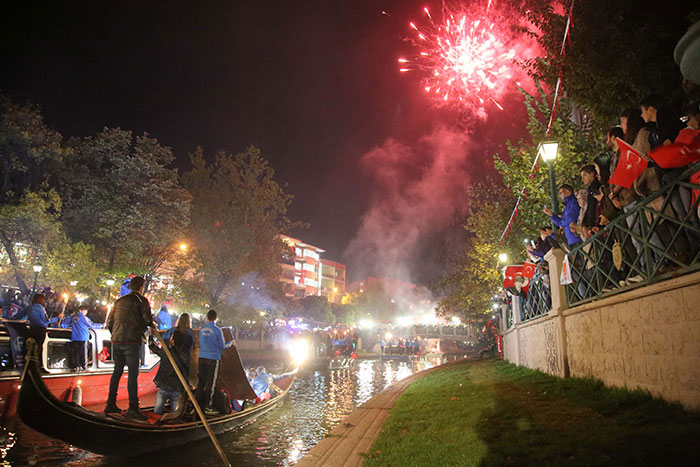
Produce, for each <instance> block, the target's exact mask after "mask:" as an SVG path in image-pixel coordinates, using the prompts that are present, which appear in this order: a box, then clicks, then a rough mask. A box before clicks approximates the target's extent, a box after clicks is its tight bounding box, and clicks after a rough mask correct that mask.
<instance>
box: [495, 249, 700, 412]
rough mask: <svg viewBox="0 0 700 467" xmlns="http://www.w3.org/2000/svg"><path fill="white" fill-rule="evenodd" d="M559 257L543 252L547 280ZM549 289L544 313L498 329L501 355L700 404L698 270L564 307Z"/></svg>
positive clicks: (559, 372) (554, 273)
mask: <svg viewBox="0 0 700 467" xmlns="http://www.w3.org/2000/svg"><path fill="white" fill-rule="evenodd" d="M561 257H562V255H561V254H556V253H555V254H554V255H548V260H549V261H550V271H551V272H552V277H551V283H552V284H558V283H559V281H558V279H559V274H558V272H559V269H558V267H557V266H558V265H557V264H556V263H557V262H559V264H561V263H560V261H561ZM552 266H554V267H552ZM558 288H559V289H560V290H559V291H558V292H561V291H562V290H561V288H560V287H558ZM554 292H555V291H553V300H552V302H553V304H552V311H550V313H549V314H548V315H547V316H543V317H541V318H538V319H536V320H533V321H529V322H526V323H518V322H516V323H514V325H513V327H511V329H509V330H507V331H506V332H505V333H504V339H503V340H504V357H505V359H506V360H508V361H510V362H513V363H515V364H517V365H522V366H526V367H528V368H533V369H539V370H542V371H544V372H546V373H549V374H552V375H557V376H562V377H566V376H569V375H571V376H577V377H585V376H592V377H594V378H598V379H600V380H602V381H603V382H604V383H606V384H608V385H611V386H620V387H627V388H630V389H634V388H642V389H645V390H648V391H649V392H650V393H652V394H653V395H656V396H660V397H663V398H665V399H667V400H670V401H678V402H681V403H682V404H683V405H684V406H686V407H688V408H693V409H700V272H696V273H693V274H688V275H685V276H682V277H679V278H676V279H671V280H667V281H664V282H661V283H657V284H652V285H648V286H645V287H640V288H637V289H634V290H631V291H629V292H626V293H622V294H618V295H615V296H613V297H609V298H605V299H601V300H597V301H594V302H592V303H586V304H584V305H580V306H577V307H574V308H571V309H567V308H566V302H565V300H562V299H563V298H564V296H563V295H562V294H560V293H556V295H557V296H556V297H555V296H554V295H555V293H554ZM562 302H563V303H562ZM516 308H517V306H516ZM515 311H518V312H517V313H516V312H515ZM514 315H516V316H519V310H514Z"/></svg>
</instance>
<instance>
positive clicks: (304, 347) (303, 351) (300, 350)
mask: <svg viewBox="0 0 700 467" xmlns="http://www.w3.org/2000/svg"><path fill="white" fill-rule="evenodd" d="M289 354H290V355H291V356H292V359H293V360H294V361H295V362H296V363H297V365H298V364H300V363H301V362H303V361H304V360H306V357H307V355H308V354H309V344H308V343H307V342H306V341H305V340H303V339H297V340H293V341H292V343H291V344H290V347H289Z"/></svg>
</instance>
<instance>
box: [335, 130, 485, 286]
mask: <svg viewBox="0 0 700 467" xmlns="http://www.w3.org/2000/svg"><path fill="white" fill-rule="evenodd" d="M475 146H477V144H476V143H475V142H474V141H473V140H472V139H471V138H470V137H469V136H468V135H466V134H464V133H461V132H457V131H455V130H452V129H448V128H446V127H444V126H440V127H437V128H436V129H434V130H433V131H432V133H431V134H429V135H427V136H425V137H423V138H421V139H420V140H419V141H418V143H416V144H415V145H412V146H408V145H406V144H402V143H400V142H398V141H396V140H394V139H392V138H390V139H387V140H386V141H385V142H384V144H382V145H381V146H378V147H375V148H373V149H372V150H370V151H369V152H367V153H366V154H364V155H363V156H362V158H361V160H360V165H361V168H362V170H363V171H364V172H365V173H366V174H367V176H368V177H370V178H371V179H372V181H373V184H372V186H373V193H372V194H371V196H372V201H371V207H370V209H369V210H368V211H367V212H366V213H365V214H364V216H363V217H362V220H361V224H360V227H359V229H358V232H357V235H356V236H355V238H354V239H353V240H352V241H351V242H350V245H349V246H348V248H347V250H346V253H345V257H346V258H349V260H348V262H349V263H350V264H349V267H350V268H351V269H350V271H351V274H352V275H353V277H354V278H359V277H365V276H367V275H383V276H388V277H393V278H397V279H402V280H407V281H415V278H416V277H421V276H425V274H423V272H425V270H427V269H432V268H434V267H435V264H434V263H433V261H434V257H431V254H430V250H431V248H432V249H433V251H434V249H435V248H439V247H440V246H441V245H436V244H434V243H435V239H436V238H439V235H438V234H440V233H441V232H444V231H445V230H446V229H447V228H449V227H450V226H451V225H452V224H453V223H454V219H455V216H456V215H457V214H459V213H461V212H463V210H464V208H465V206H466V201H467V200H466V188H467V186H468V185H469V184H470V182H471V175H470V173H469V171H468V169H469V166H470V164H469V163H470V155H471V154H473V153H475V152H480V151H479V150H478V148H476V147H475ZM479 165H481V164H479ZM472 170H473V169H472ZM438 243H439V242H438Z"/></svg>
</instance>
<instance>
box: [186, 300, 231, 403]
mask: <svg viewBox="0 0 700 467" xmlns="http://www.w3.org/2000/svg"><path fill="white" fill-rule="evenodd" d="M216 318H217V314H216V311H214V310H209V312H208V313H207V323H206V324H205V325H204V326H202V329H200V330H199V373H198V377H197V389H196V391H195V398H196V399H197V403H198V404H199V406H200V407H202V408H204V407H207V406H209V404H210V403H211V397H212V393H213V392H214V387H215V386H216V378H217V376H218V372H219V361H221V352H222V351H223V350H224V349H225V348H227V347H231V344H232V343H233V341H231V342H224V333H223V332H222V331H221V328H220V327H218V326H217V325H216Z"/></svg>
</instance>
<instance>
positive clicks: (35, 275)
mask: <svg viewBox="0 0 700 467" xmlns="http://www.w3.org/2000/svg"><path fill="white" fill-rule="evenodd" d="M32 269H34V285H33V286H32V295H34V292H36V281H37V279H39V273H40V272H41V270H42V269H44V268H43V267H42V266H40V265H38V264H37V265H36V266H34V267H33V268H32Z"/></svg>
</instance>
